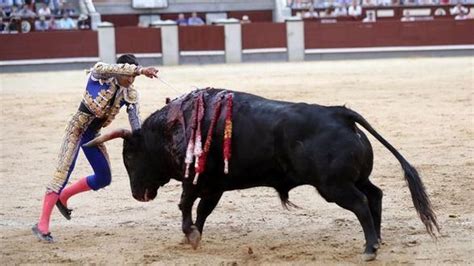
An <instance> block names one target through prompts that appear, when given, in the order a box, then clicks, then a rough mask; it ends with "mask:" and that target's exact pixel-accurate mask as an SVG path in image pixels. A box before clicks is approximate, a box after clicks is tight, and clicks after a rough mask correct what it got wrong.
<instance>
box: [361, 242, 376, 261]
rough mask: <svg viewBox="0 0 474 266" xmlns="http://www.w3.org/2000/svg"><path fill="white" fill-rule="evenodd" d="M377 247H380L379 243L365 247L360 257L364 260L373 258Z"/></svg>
mask: <svg viewBox="0 0 474 266" xmlns="http://www.w3.org/2000/svg"><path fill="white" fill-rule="evenodd" d="M379 247H380V244H379V243H376V244H373V245H371V246H369V247H366V249H365V251H364V254H363V255H362V259H363V260H364V261H371V260H375V258H376V257H377V250H378V249H379Z"/></svg>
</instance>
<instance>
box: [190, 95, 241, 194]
mask: <svg viewBox="0 0 474 266" xmlns="http://www.w3.org/2000/svg"><path fill="white" fill-rule="evenodd" d="M216 97H218V99H217V101H216V102H215V106H214V112H213V115H212V120H211V124H210V126H209V129H208V131H207V136H206V142H205V144H204V147H202V135H201V124H202V119H203V117H204V113H205V107H204V98H203V93H199V94H198V96H197V97H196V99H195V100H194V101H195V102H194V109H193V112H192V114H191V124H190V127H189V128H190V129H191V135H190V138H189V142H188V146H187V149H186V158H185V160H184V162H185V164H186V170H185V174H184V177H185V178H188V177H189V167H190V165H191V164H192V163H193V161H194V170H195V175H194V180H193V184H194V185H196V184H197V181H198V178H199V175H200V174H201V173H203V172H204V170H205V168H206V161H207V156H208V154H209V150H210V148H211V143H212V135H213V133H214V128H215V127H216V124H217V120H218V119H219V116H220V114H221V108H222V99H224V98H226V104H227V106H226V117H225V126H224V140H223V142H224V145H223V146H224V147H223V155H224V173H225V174H228V173H229V160H230V157H231V144H232V101H233V94H232V93H227V94H225V95H220V96H219V95H218V96H216ZM194 159H195V160H194Z"/></svg>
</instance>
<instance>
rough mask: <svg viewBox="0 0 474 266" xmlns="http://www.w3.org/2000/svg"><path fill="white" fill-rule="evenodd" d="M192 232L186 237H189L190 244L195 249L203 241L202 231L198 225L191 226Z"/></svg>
mask: <svg viewBox="0 0 474 266" xmlns="http://www.w3.org/2000/svg"><path fill="white" fill-rule="evenodd" d="M191 230H192V231H191V233H189V234H188V235H187V236H186V237H187V238H188V241H189V244H191V246H192V247H193V249H197V248H198V246H199V242H201V233H199V230H198V229H197V227H196V226H191Z"/></svg>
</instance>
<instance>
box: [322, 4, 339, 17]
mask: <svg viewBox="0 0 474 266" xmlns="http://www.w3.org/2000/svg"><path fill="white" fill-rule="evenodd" d="M335 10H336V9H335V8H334V6H330V7H328V8H326V9H325V10H324V12H323V13H322V14H321V17H324V18H332V17H335V16H336V13H335V12H334V11H335Z"/></svg>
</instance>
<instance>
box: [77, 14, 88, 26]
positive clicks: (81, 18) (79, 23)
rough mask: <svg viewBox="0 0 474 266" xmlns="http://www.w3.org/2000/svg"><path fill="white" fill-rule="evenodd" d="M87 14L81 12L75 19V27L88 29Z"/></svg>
mask: <svg viewBox="0 0 474 266" xmlns="http://www.w3.org/2000/svg"><path fill="white" fill-rule="evenodd" d="M87 18H88V17H87V15H86V14H81V15H80V16H79V18H78V19H77V28H78V29H80V30H88V29H90V26H89V23H88V22H87Z"/></svg>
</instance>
